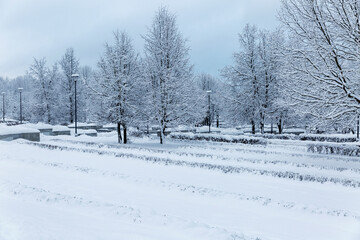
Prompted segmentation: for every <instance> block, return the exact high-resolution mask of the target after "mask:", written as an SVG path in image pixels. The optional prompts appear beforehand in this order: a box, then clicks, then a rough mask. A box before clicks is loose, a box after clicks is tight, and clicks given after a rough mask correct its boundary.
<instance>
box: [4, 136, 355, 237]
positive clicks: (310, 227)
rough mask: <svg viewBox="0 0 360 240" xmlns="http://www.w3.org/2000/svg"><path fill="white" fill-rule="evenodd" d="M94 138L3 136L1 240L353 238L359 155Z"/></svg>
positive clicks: (295, 148) (281, 147) (282, 147)
mask: <svg viewBox="0 0 360 240" xmlns="http://www.w3.org/2000/svg"><path fill="white" fill-rule="evenodd" d="M95 139H96V140H95ZM93 141H101V138H94V140H93V139H92V138H90V137H83V138H78V139H76V141H75V139H74V138H71V137H62V138H57V139H52V138H50V137H47V138H44V139H42V142H41V143H35V144H33V143H28V142H26V141H17V142H0V239H257V238H259V239H292V240H293V239H299V240H300V239H301V240H304V239H316V240H320V239H324V240H325V239H326V240H329V239H334V240H335V239H345V240H346V239H349V240H357V239H360V185H359V183H360V160H358V159H357V158H350V157H342V156H326V155H317V154H310V153H307V152H306V151H305V148H304V146H298V145H292V144H291V145H288V144H281V142H279V143H274V144H271V145H267V146H249V145H242V144H220V143H195V142H191V143H187V142H176V141H169V142H168V144H167V145H166V146H165V147H164V146H159V145H158V144H157V143H156V142H157V140H151V139H146V140H141V141H138V142H135V143H134V144H131V145H128V146H118V145H116V144H113V143H111V141H109V142H108V143H99V142H93ZM103 142H106V141H103Z"/></svg>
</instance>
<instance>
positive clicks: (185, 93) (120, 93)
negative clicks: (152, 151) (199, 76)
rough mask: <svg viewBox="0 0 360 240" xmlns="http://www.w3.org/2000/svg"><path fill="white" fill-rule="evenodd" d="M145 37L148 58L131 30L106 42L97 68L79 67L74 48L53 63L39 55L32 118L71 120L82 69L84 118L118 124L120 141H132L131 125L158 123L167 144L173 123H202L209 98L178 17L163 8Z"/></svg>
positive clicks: (33, 78)
mask: <svg viewBox="0 0 360 240" xmlns="http://www.w3.org/2000/svg"><path fill="white" fill-rule="evenodd" d="M143 38H144V40H145V50H144V57H143V58H140V56H139V54H138V53H137V52H136V51H135V49H134V47H133V45H132V41H131V38H130V37H129V36H128V35H127V33H125V32H115V33H114V41H113V42H112V43H106V44H105V49H104V52H103V54H102V56H101V58H100V59H99V61H98V64H97V68H96V69H94V70H93V69H91V68H90V67H80V65H79V61H78V60H77V59H76V57H75V55H74V51H73V49H71V48H70V49H67V51H66V53H65V54H64V56H63V57H62V58H61V60H60V61H59V62H57V63H55V64H54V65H53V66H51V67H48V66H47V63H46V60H45V58H43V59H34V63H33V64H32V65H31V67H30V70H29V74H28V75H27V76H26V78H27V79H28V80H29V82H31V86H30V87H29V88H28V96H29V98H30V99H28V101H27V107H28V111H27V112H28V113H31V114H30V115H28V116H26V117H27V119H29V120H31V121H43V122H47V123H65V122H70V123H72V122H73V120H74V104H75V103H74V79H73V78H72V75H73V74H75V73H79V74H80V75H81V78H80V79H81V81H79V82H78V89H79V91H78V92H77V96H78V99H79V101H78V105H79V107H78V109H79V110H81V112H79V113H78V114H79V119H80V120H81V121H92V120H93V121H94V120H101V121H104V122H115V123H117V125H118V140H119V142H123V143H127V129H128V126H131V125H140V124H141V125H150V124H152V125H153V124H157V125H158V126H159V129H160V143H163V142H164V140H165V139H164V134H165V129H166V128H167V127H169V126H170V125H177V124H190V123H196V122H199V121H201V120H202V118H203V117H204V116H205V115H206V113H205V111H206V110H205V105H204V104H205V97H206V96H205V93H204V91H202V90H201V89H200V88H199V86H198V84H196V83H195V81H196V79H195V78H194V75H193V66H192V65H191V64H190V62H189V47H188V46H187V42H186V40H185V39H184V38H183V37H182V35H181V33H180V32H179V30H178V28H177V24H176V17H175V15H173V14H171V13H170V12H169V11H168V9H167V8H160V9H159V11H158V12H157V14H156V16H155V18H154V21H153V24H152V25H151V27H149V30H148V32H147V34H146V35H144V36H143ZM15 90H16V89H15ZM15 94H16V91H15ZM16 102H17V101H16ZM120 129H121V131H120Z"/></svg>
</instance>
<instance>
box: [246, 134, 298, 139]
mask: <svg viewBox="0 0 360 240" xmlns="http://www.w3.org/2000/svg"><path fill="white" fill-rule="evenodd" d="M251 136H253V137H261V138H267V139H282V140H299V137H298V136H296V135H294V134H269V133H264V134H260V133H256V134H252V135H251Z"/></svg>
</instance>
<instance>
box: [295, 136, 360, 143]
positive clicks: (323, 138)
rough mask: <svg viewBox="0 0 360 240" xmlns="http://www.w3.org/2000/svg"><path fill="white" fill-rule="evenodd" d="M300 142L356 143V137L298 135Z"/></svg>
mask: <svg viewBox="0 0 360 240" xmlns="http://www.w3.org/2000/svg"><path fill="white" fill-rule="evenodd" d="M300 140H302V141H320V142H356V141H357V139H356V136H349V135H342V134H333V135H321V134H300Z"/></svg>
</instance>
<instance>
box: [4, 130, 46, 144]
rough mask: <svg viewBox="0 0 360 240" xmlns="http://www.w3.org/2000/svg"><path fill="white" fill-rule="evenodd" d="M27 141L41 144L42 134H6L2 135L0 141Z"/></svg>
mask: <svg viewBox="0 0 360 240" xmlns="http://www.w3.org/2000/svg"><path fill="white" fill-rule="evenodd" d="M19 138H22V139H26V140H29V141H34V142H40V133H39V132H37V133H14V134H4V135H0V140H3V141H12V140H15V139H19Z"/></svg>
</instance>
